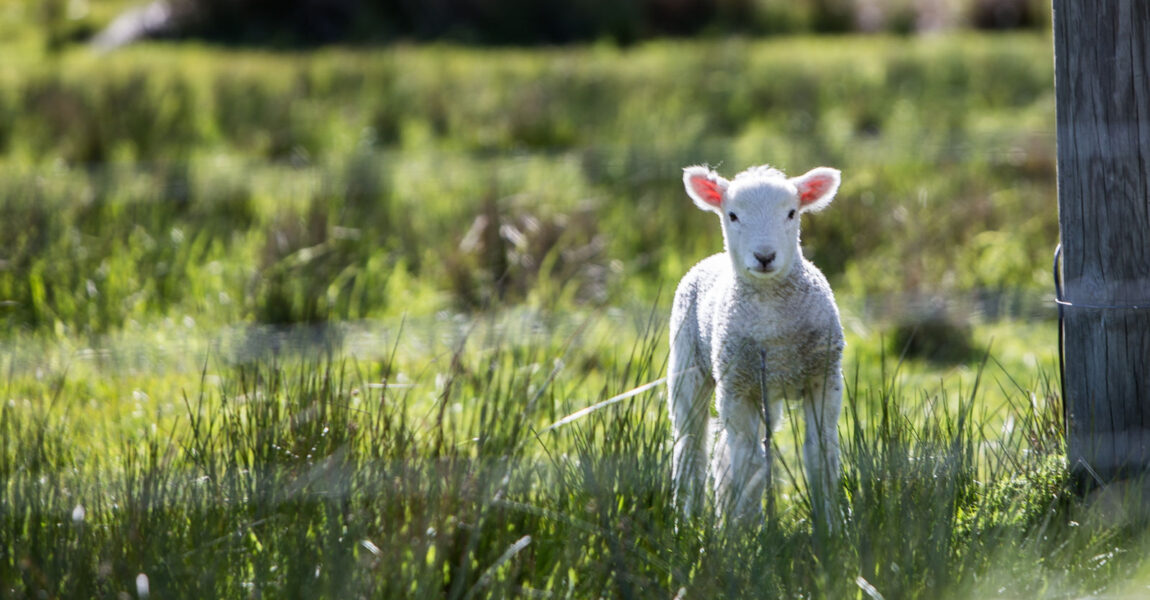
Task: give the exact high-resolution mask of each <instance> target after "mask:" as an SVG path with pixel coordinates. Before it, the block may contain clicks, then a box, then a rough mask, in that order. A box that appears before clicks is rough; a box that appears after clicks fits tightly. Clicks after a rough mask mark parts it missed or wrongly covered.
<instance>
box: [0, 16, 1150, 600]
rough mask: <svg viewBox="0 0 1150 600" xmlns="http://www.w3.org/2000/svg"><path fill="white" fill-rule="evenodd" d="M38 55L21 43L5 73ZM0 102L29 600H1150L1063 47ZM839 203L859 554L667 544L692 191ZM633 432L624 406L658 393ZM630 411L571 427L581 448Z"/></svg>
mask: <svg viewBox="0 0 1150 600" xmlns="http://www.w3.org/2000/svg"><path fill="white" fill-rule="evenodd" d="M14 39H19V38H14ZM12 44H13V45H11V46H9V48H12V49H16V48H19V51H16V50H13V52H11V54H10V56H11V57H12V58H10V59H9V58H8V57H6V58H5V60H4V61H3V62H0V239H3V240H5V242H4V244H3V247H2V248H0V322H2V323H3V325H2V327H3V329H2V330H0V334H2V336H0V340H2V342H0V343H2V346H0V368H2V369H3V373H4V376H3V380H2V385H3V400H4V404H3V406H2V407H0V434H2V435H0V480H2V481H3V487H2V488H0V597H13V598H25V597H29V598H30V597H45V596H46V597H65V598H72V597H122V594H127V596H128V597H133V596H138V597H142V596H145V595H150V596H155V597H265V596H266V597H335V598H346V597H385V598H391V597H451V598H471V597H507V596H526V597H571V598H587V597H598V596H608V597H610V596H617V597H628V598H630V597H673V596H676V595H681V596H684V597H747V596H752V595H762V596H766V597H784V596H785V597H827V598H843V597H852V598H856V597H857V598H878V597H880V596H881V597H885V598H888V599H890V598H940V597H944V598H945V597H954V598H983V597H1006V598H1019V597H1027V598H1029V597H1082V596H1097V595H1109V596H1115V597H1125V596H1126V595H1128V596H1129V597H1132V598H1133V597H1138V595H1139V594H1140V593H1141V592H1144V591H1145V587H1144V586H1145V585H1146V584H1147V582H1150V572H1147V565H1146V563H1145V561H1144V560H1143V559H1142V558H1141V557H1142V556H1143V555H1144V553H1145V550H1146V549H1147V542H1148V539H1147V537H1146V536H1145V535H1144V533H1143V530H1144V529H1145V524H1146V523H1145V517H1144V515H1142V514H1141V513H1140V512H1138V511H1135V510H1128V509H1130V507H1132V506H1133V504H1131V503H1127V502H1124V500H1130V499H1124V498H1118V499H1117V500H1114V499H1113V498H1110V499H1105V500H1102V501H1099V500H1094V499H1091V500H1083V499H1080V498H1077V497H1075V496H1073V495H1072V494H1069V493H1068V492H1067V489H1066V474H1065V465H1064V461H1063V458H1062V452H1063V445H1062V444H1063V440H1062V434H1061V408H1060V399H1059V396H1058V388H1057V371H1056V363H1055V354H1054V345H1055V324H1054V321H1053V310H1052V308H1051V306H1050V304H1049V301H1048V300H1047V298H1048V296H1049V292H1048V290H1049V278H1048V268H1049V261H1050V253H1051V249H1052V248H1053V246H1054V244H1055V242H1056V239H1057V218H1056V217H1057V215H1056V207H1055V201H1054V198H1055V196H1054V136H1053V108H1054V106H1053V78H1052V73H1051V71H1052V68H1051V67H1052V61H1051V57H1050V43H1049V40H1047V39H1044V38H1042V37H1039V36H1029V35H1010V36H994V37H985V36H970V35H956V36H949V37H937V38H888V37H838V38H775V39H771V40H767V41H757V40H747V39H731V40H722V41H719V40H712V41H702V42H699V41H693V42H670V41H665V42H651V43H646V44H641V45H639V46H636V47H633V48H630V49H625V50H622V49H618V48H615V47H611V46H600V45H593V46H583V47H571V48H561V49H534V50H519V49H474V48H458V47H452V46H419V47H415V46H397V47H387V48H376V49H340V48H336V49H328V50H322V51H319V52H314V53H290V52H285V53H271V52H264V51H258V50H252V49H248V50H236V49H230V50H229V49H220V48H215V47H209V46H197V45H194V44H180V45H146V46H140V47H133V48H129V49H126V50H123V51H121V52H117V53H114V54H110V55H94V54H91V53H89V52H88V51H87V50H84V49H82V48H70V49H65V50H64V51H62V52H60V53H55V54H50V55H49V54H44V53H42V52H41V51H38V50H34V49H30V48H34V47H35V44H32V43H22V42H21V43H17V42H12ZM704 162H705V163H709V164H712V165H717V166H718V167H719V168H720V169H721V170H723V171H724V172H727V173H733V172H734V171H737V170H740V169H742V168H744V167H746V166H749V165H753V164H758V163H762V162H770V163H772V164H775V165H777V166H779V167H782V168H784V169H786V170H788V171H789V172H791V173H798V172H802V171H805V170H806V169H807V168H809V167H812V166H815V165H818V164H827V165H833V166H836V167H839V168H841V169H842V170H843V173H844V184H843V188H842V190H841V192H840V195H839V198H838V199H837V200H836V202H835V203H834V204H833V205H832V206H831V207H830V208H829V209H828V210H827V211H825V212H823V213H820V214H818V215H813V216H812V217H811V218H809V219H808V220H807V221H806V222H804V224H803V226H804V236H803V240H804V250H805V251H806V252H807V253H808V254H809V256H810V257H811V258H812V260H814V261H815V262H816V263H817V264H818V265H820V267H822V268H823V270H824V271H825V272H826V273H827V275H828V277H829V279H830V280H831V282H832V285H833V286H834V287H835V289H836V293H837V295H838V299H839V303H840V305H841V308H842V311H843V316H844V319H843V320H844V326H845V328H846V330H847V336H848V349H847V354H846V357H845V361H844V364H845V371H846V379H847V381H848V398H847V400H846V403H845V407H846V408H845V409H844V417H843V420H842V422H841V424H840V429H841V431H842V435H843V439H844V466H845V477H844V480H843V485H842V490H841V491H842V494H841V497H840V499H839V500H840V502H839V508H840V512H841V515H840V518H839V520H838V529H837V530H836V532H835V533H831V534H828V533H827V532H823V531H820V529H819V528H815V527H812V526H811V523H810V520H809V512H810V511H809V506H808V504H807V502H808V501H807V499H806V497H805V485H804V484H803V482H802V481H801V472H802V470H801V468H800V466H799V465H798V464H797V460H798V459H797V458H796V455H795V452H794V447H795V443H794V440H795V439H797V438H798V437H799V436H800V435H801V426H802V425H801V419H788V420H787V421H786V422H785V423H784V428H783V430H782V432H781V434H780V435H778V436H776V438H777V442H778V445H779V446H780V448H779V451H780V456H781V457H782V462H783V463H785V468H783V469H782V473H781V474H780V477H779V479H778V481H777V482H776V483H777V485H776V490H775V494H776V504H775V506H776V511H777V514H775V515H774V516H773V517H774V518H772V519H769V520H767V521H766V522H764V523H761V524H758V523H756V524H751V525H749V526H746V527H737V528H736V527H725V526H722V524H720V523H718V522H716V521H715V519H714V518H713V517H711V516H704V517H701V518H699V519H697V520H695V521H690V522H683V523H679V524H678V525H677V526H676V524H675V521H674V518H673V514H672V510H671V507H670V493H669V486H670V482H669V445H668V438H669V432H668V429H669V428H668V422H667V417H666V412H665V408H664V399H663V391H662V388H661V387H658V386H655V387H651V388H642V386H644V385H645V384H648V383H650V382H653V381H657V380H658V379H659V378H660V377H662V376H663V375H664V371H665V361H666V333H665V322H666V318H667V314H668V307H669V302H670V295H671V292H672V290H673V287H674V284H675V282H676V281H677V280H678V277H679V276H681V275H682V273H684V272H685V271H686V269H687V268H689V266H690V265H691V264H693V262H694V261H696V260H698V259H701V258H703V257H704V256H706V255H708V254H709V253H712V252H714V251H716V250H718V249H719V248H721V240H720V238H719V232H718V228H717V227H715V226H714V225H715V224H714V223H713V222H711V219H710V218H708V216H707V215H705V214H704V213H701V212H699V211H698V210H696V209H695V208H694V207H693V206H692V205H691V203H690V201H689V200H688V199H687V198H686V197H685V195H684V194H683V192H682V189H681V183H680V177H679V173H680V169H681V168H682V167H683V166H685V165H688V164H694V163H704ZM637 388H639V389H640V391H638V392H636V393H634V394H630V395H628V392H630V391H631V390H636V389H637ZM620 395H625V396H626V397H625V398H619V399H617V400H616V401H614V402H611V403H609V404H608V405H606V406H603V407H602V408H600V409H598V410H595V411H592V412H590V413H588V414H586V415H585V416H582V417H581V418H577V419H574V420H572V421H570V422H566V423H564V424H563V425H561V426H558V427H554V428H549V427H550V426H551V425H553V424H555V423H557V422H560V421H561V420H563V419H564V417H566V416H568V415H571V414H573V413H575V412H576V411H578V410H580V409H583V408H585V407H588V406H591V405H594V404H596V403H599V402H603V401H606V400H608V399H612V398H618V397H619V396H620Z"/></svg>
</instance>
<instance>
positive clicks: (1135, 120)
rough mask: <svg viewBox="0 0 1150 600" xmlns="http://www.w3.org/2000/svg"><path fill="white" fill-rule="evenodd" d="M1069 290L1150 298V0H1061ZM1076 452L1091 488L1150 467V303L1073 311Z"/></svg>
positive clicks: (1071, 424)
mask: <svg viewBox="0 0 1150 600" xmlns="http://www.w3.org/2000/svg"><path fill="white" fill-rule="evenodd" d="M1054 55H1055V60H1054V62H1055V88H1056V92H1055V94H1056V101H1057V126H1058V206H1059V225H1060V228H1061V232H1062V247H1063V253H1062V257H1063V262H1062V264H1063V280H1064V293H1065V298H1066V300H1068V301H1069V302H1071V303H1073V304H1076V305H1091V306H1106V307H1121V306H1128V305H1132V304H1138V305H1142V306H1143V307H1147V306H1150V2H1147V1H1145V0H1091V1H1090V2H1083V1H1082V0H1054ZM1064 340H1065V341H1064V344H1065V345H1064V347H1065V358H1066V368H1065V380H1066V389H1065V399H1064V400H1065V402H1066V410H1067V427H1068V431H1067V434H1068V443H1069V448H1068V452H1069V459H1070V464H1071V468H1072V469H1073V470H1074V472H1075V474H1076V476H1077V478H1078V480H1079V482H1080V483H1081V484H1084V485H1086V486H1091V485H1092V484H1094V483H1096V482H1097V481H1098V479H1101V480H1102V481H1109V480H1112V479H1115V478H1119V477H1123V476H1126V475H1131V474H1134V473H1136V472H1141V471H1144V470H1146V468H1147V466H1148V465H1150V309H1147V308H1140V309H1131V308H1087V307H1081V306H1080V307H1074V308H1068V309H1067V310H1066V318H1065V322H1064Z"/></svg>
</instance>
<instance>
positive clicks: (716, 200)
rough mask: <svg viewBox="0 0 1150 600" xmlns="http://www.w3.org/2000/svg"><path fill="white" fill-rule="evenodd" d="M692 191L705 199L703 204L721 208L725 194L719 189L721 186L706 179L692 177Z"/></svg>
mask: <svg viewBox="0 0 1150 600" xmlns="http://www.w3.org/2000/svg"><path fill="white" fill-rule="evenodd" d="M691 189H692V190H694V191H695V194H696V195H698V196H699V197H700V198H702V199H703V202H706V203H707V204H710V205H711V206H719V205H720V204H722V203H723V192H722V190H720V189H719V184H718V183H716V182H714V181H711V180H710V179H707V178H706V177H692V178H691Z"/></svg>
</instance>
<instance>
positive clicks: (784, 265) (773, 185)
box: [683, 166, 840, 281]
mask: <svg viewBox="0 0 1150 600" xmlns="http://www.w3.org/2000/svg"><path fill="white" fill-rule="evenodd" d="M839 181H840V174H839V172H838V170H836V169H831V168H828V167H818V168H815V169H811V170H810V171H809V172H807V173H806V174H805V175H800V176H799V177H792V178H790V179H788V178H787V177H786V175H783V173H782V171H779V170H777V169H772V168H770V167H767V166H761V167H752V168H750V169H747V170H746V171H743V172H742V173H739V174H738V175H736V176H735V178H734V180H732V181H727V180H726V179H724V178H723V177H722V176H720V175H719V174H718V173H716V172H714V171H712V170H710V169H708V168H706V167H687V168H686V169H684V170H683V185H685V186H686V188H687V195H689V196H690V197H691V199H692V200H694V201H695V204H696V205H697V206H698V207H699V208H701V209H703V210H708V211H711V212H714V213H716V214H718V215H719V218H720V221H721V223H722V227H723V240H724V243H725V245H726V248H727V253H728V255H729V256H730V257H731V263H732V266H733V267H734V269H735V273H737V274H738V276H739V277H743V278H750V279H751V280H757V281H763V280H769V279H773V278H775V277H779V276H782V275H786V274H787V273H789V272H790V271H791V268H792V267H793V266H794V264H795V261H796V260H798V257H799V253H800V252H801V250H800V249H799V215H801V214H802V213H805V212H811V211H817V210H821V209H823V208H824V207H826V206H827V205H828V204H830V203H831V200H832V199H833V198H834V195H835V192H836V191H838V188H839Z"/></svg>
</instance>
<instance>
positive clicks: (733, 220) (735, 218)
mask: <svg viewBox="0 0 1150 600" xmlns="http://www.w3.org/2000/svg"><path fill="white" fill-rule="evenodd" d="M727 216H728V217H730V219H731V222H732V223H734V222H735V221H738V220H739V217H737V216H735V213H733V212H729V213H727Z"/></svg>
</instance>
